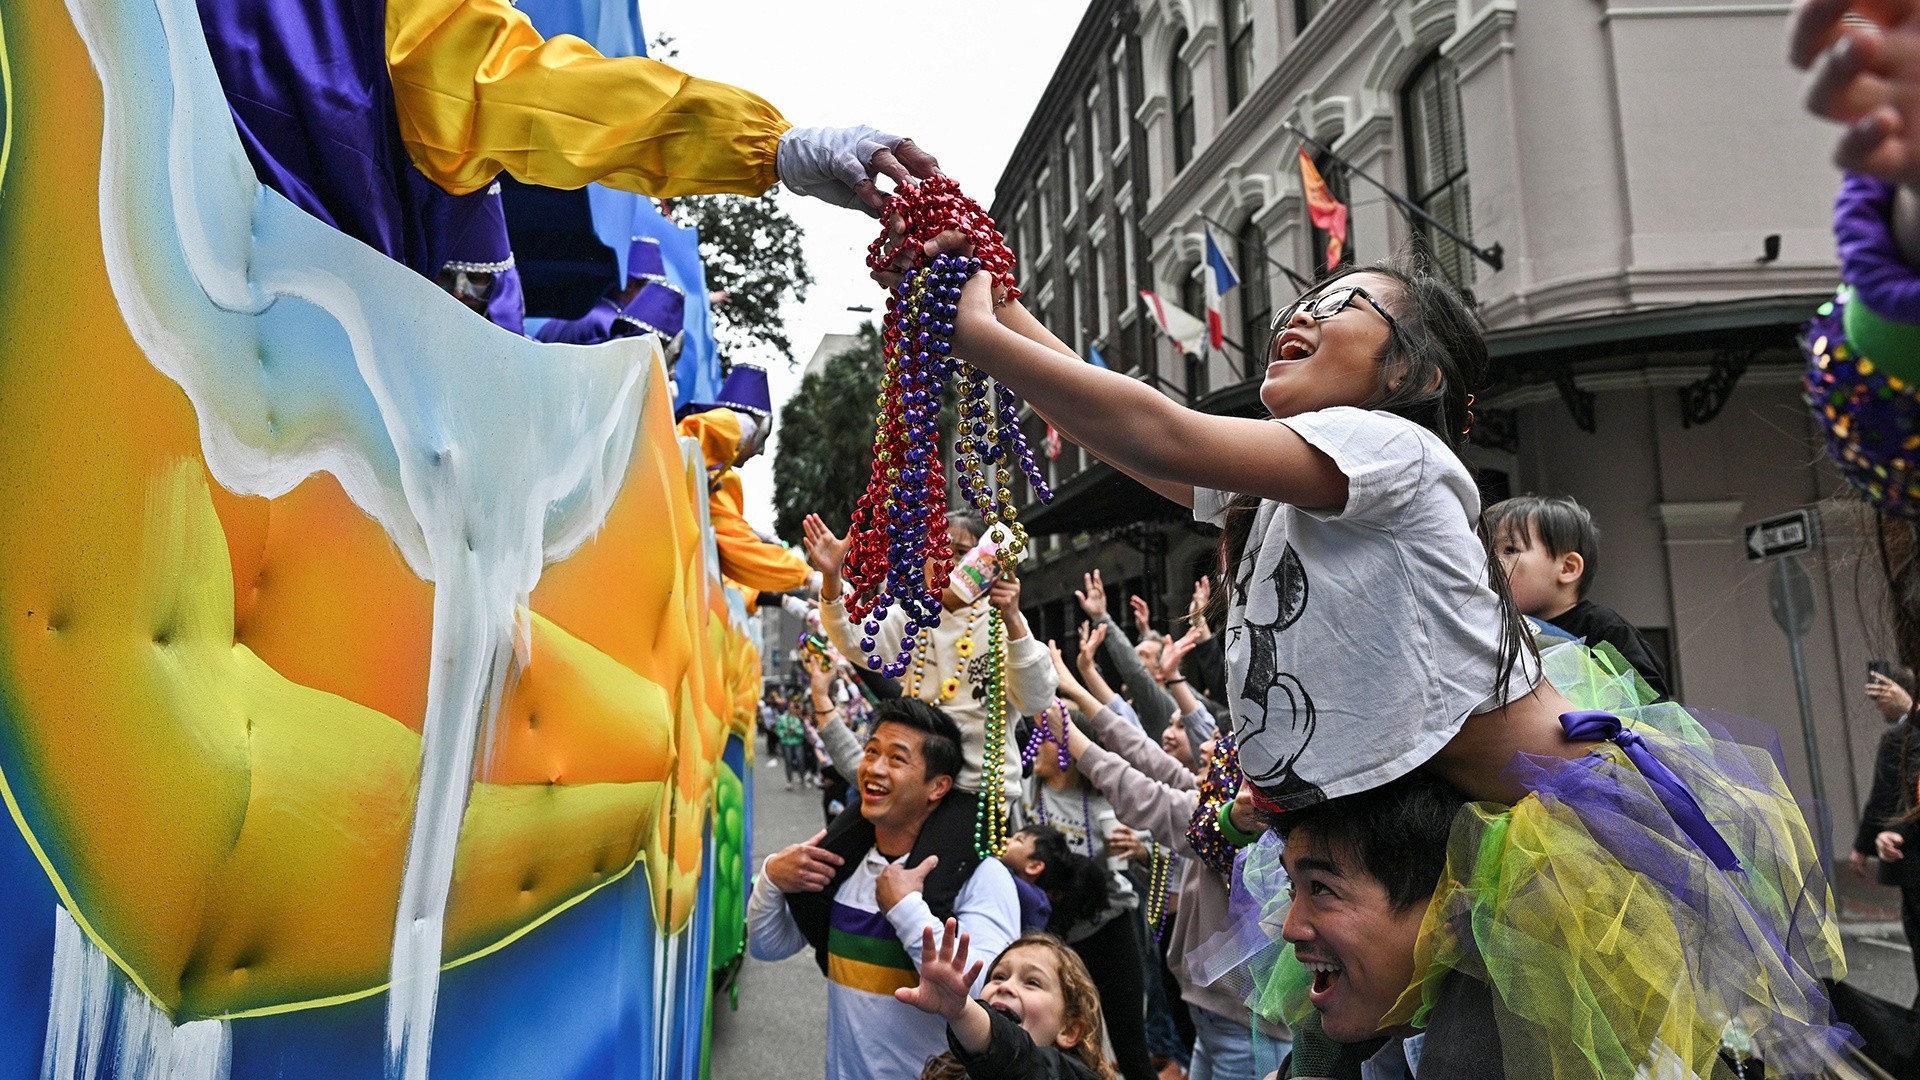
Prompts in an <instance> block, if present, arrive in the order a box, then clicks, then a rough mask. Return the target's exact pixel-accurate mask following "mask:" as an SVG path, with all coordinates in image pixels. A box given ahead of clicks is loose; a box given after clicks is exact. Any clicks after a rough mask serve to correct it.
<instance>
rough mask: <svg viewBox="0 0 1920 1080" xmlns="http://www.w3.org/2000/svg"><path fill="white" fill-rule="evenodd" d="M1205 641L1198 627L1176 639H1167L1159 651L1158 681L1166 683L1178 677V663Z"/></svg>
mask: <svg viewBox="0 0 1920 1080" xmlns="http://www.w3.org/2000/svg"><path fill="white" fill-rule="evenodd" d="M1204 640H1206V638H1205V637H1204V636H1203V632H1202V631H1201V629H1200V628H1199V627H1197V626H1196V627H1193V628H1191V629H1189V630H1188V631H1187V632H1186V633H1184V634H1181V635H1180V636H1179V637H1178V638H1176V639H1169V640H1168V641H1167V643H1166V644H1165V645H1164V646H1162V647H1161V649H1160V681H1161V682H1167V681H1169V680H1172V679H1177V678H1179V677H1180V661H1182V660H1185V659H1186V658H1187V654H1188V653H1190V652H1192V651H1193V650H1194V649H1195V648H1196V647H1198V646H1199V644H1200V643H1201V642H1202V641H1204Z"/></svg>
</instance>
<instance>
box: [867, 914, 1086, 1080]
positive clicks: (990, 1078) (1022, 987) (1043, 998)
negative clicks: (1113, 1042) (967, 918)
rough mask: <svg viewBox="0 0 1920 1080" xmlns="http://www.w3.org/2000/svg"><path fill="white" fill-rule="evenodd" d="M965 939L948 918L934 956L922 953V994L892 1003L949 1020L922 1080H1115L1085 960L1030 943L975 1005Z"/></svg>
mask: <svg viewBox="0 0 1920 1080" xmlns="http://www.w3.org/2000/svg"><path fill="white" fill-rule="evenodd" d="M968 946H969V941H968V937H967V935H966V934H962V933H960V932H959V926H958V924H956V923H955V922H954V921H953V920H952V919H948V920H947V926H946V931H945V932H944V933H943V934H941V936H940V943H939V947H938V948H937V949H936V948H935V946H934V940H933V929H932V928H931V927H929V928H928V929H927V930H926V931H925V933H924V936H923V939H922V942H921V945H920V985H918V986H916V987H913V988H911V989H904V990H895V991H894V992H893V996H894V997H896V998H899V999H900V1000H901V1001H904V1002H906V1003H907V1004H909V1005H912V1006H913V1007H915V1008H917V1009H920V1010H921V1011H923V1012H929V1013H935V1014H938V1015H939V1016H941V1017H942V1018H944V1019H945V1020H946V1021H947V1053H945V1054H941V1055H940V1056H939V1057H936V1058H934V1059H933V1060H931V1061H929V1062H927V1067H926V1069H925V1070H924V1071H922V1072H921V1074H920V1080H962V1078H966V1080H1115V1076H1114V1071H1113V1063H1112V1062H1110V1061H1108V1060H1107V1055H1106V1051H1105V1049H1104V1048H1103V1047H1104V1044H1105V1041H1106V1032H1105V1030H1104V1029H1105V1024H1104V1022H1103V1021H1102V1019H1101V1016H1100V992H1099V991H1098V990H1096V989H1095V988H1094V985H1093V977H1092V976H1091V975H1088V974H1087V968H1086V965H1085V964H1083V963H1081V961H1080V957H1079V956H1078V955H1077V954H1075V953H1074V951H1073V950H1072V949H1070V948H1068V947H1067V946H1066V943H1064V942H1062V941H1061V940H1060V939H1059V938H1056V937H1054V936H1053V935H1052V934H1028V935H1026V936H1025V937H1022V938H1021V939H1019V940H1018V941H1015V942H1014V943H1013V944H1011V945H1009V946H1007V947H1006V948H1005V949H1003V950H1001V953H1000V955H999V956H997V957H995V958H994V961H993V967H992V968H991V969H989V970H988V972H987V981H986V985H985V986H984V987H983V988H982V990H981V993H980V996H979V997H978V998H972V997H969V996H968V992H967V988H968V987H970V986H972V985H973V984H974V980H976V979H978V978H979V977H980V966H981V965H980V963H979V961H974V963H973V964H972V965H971V966H969V965H968V963H967V959H968V957H967V950H968Z"/></svg>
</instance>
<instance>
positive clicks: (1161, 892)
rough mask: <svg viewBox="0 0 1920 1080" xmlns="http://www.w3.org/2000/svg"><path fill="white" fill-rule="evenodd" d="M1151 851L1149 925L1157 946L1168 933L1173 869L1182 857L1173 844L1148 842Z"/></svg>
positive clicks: (1148, 882) (1148, 889) (1148, 890)
mask: <svg viewBox="0 0 1920 1080" xmlns="http://www.w3.org/2000/svg"><path fill="white" fill-rule="evenodd" d="M1147 847H1148V848H1150V849H1151V854H1150V857H1149V862H1148V865H1149V867H1150V869H1149V870H1148V873H1147V925H1148V926H1150V927H1152V928H1153V940H1154V943H1155V944H1158V943H1159V941H1160V936H1161V935H1162V934H1164V933H1166V922H1167V900H1168V899H1169V898H1170V897H1171V896H1172V895H1173V868H1174V867H1175V866H1177V865H1179V862H1180V856H1179V855H1178V854H1177V853H1175V852H1174V850H1173V846H1172V845H1171V844H1156V843H1153V842H1151V841H1149V842H1148V844H1147Z"/></svg>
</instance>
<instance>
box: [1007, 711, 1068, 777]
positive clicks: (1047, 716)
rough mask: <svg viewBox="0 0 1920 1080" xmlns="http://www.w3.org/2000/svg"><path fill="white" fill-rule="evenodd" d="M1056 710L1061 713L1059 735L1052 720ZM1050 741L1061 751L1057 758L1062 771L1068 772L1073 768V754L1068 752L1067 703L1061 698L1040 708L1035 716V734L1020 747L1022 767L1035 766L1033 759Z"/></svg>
mask: <svg viewBox="0 0 1920 1080" xmlns="http://www.w3.org/2000/svg"><path fill="white" fill-rule="evenodd" d="M1056 711H1057V712H1058V713H1059V714H1060V731H1059V734H1058V735H1055V734H1054V728H1053V721H1052V717H1053V714H1054V713H1055V712H1056ZM1048 743H1052V744H1053V745H1054V746H1055V747H1056V748H1057V749H1058V751H1059V756H1058V757H1057V758H1056V760H1057V761H1058V762H1059V763H1060V771H1061V772H1066V771H1067V770H1068V769H1070V768H1072V767H1073V755H1072V754H1069V753H1067V703H1066V702H1064V701H1061V700H1060V699H1059V698H1054V699H1053V704H1051V705H1049V706H1047V707H1046V708H1044V709H1042V710H1040V715H1039V716H1036V717H1034V719H1033V734H1032V735H1029V736H1027V745H1025V746H1023V747H1021V748H1020V765H1021V767H1022V768H1024V769H1031V768H1033V760H1034V759H1035V758H1037V757H1039V756H1040V748H1041V747H1043V746H1045V745H1047V744H1048Z"/></svg>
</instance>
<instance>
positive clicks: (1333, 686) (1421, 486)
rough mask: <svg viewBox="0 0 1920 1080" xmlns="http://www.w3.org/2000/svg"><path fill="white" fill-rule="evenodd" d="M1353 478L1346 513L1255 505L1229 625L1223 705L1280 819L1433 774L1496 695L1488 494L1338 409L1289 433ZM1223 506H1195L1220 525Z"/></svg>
mask: <svg viewBox="0 0 1920 1080" xmlns="http://www.w3.org/2000/svg"><path fill="white" fill-rule="evenodd" d="M1279 422H1280V423H1283V424H1285V425H1287V426H1288V427H1290V428H1292V429H1293V430H1294V431H1295V432H1297V433H1298V434H1299V435H1300V437H1301V438H1303V439H1305V440H1307V442H1308V443H1310V444H1312V445H1313V446H1314V447H1315V448H1316V449H1318V450H1320V451H1321V452H1322V453H1325V454H1326V455H1327V456H1328V457H1330V458H1332V459H1333V462H1334V464H1335V465H1337V466H1338V467H1339V469H1340V471H1341V472H1342V473H1343V474H1345V475H1346V478H1347V504H1346V506H1345V508H1343V509H1342V510H1340V511H1339V512H1337V513H1335V512H1327V511H1313V510H1302V509H1300V508H1298V507H1295V506H1290V505H1288V504H1286V503H1279V502H1273V501H1271V500H1263V501H1262V502H1261V503H1260V506H1259V509H1258V510H1257V511H1255V518H1254V525H1253V531H1252V533H1251V535H1250V536H1249V538H1248V540H1247V548H1246V552H1245V554H1244V555H1243V556H1242V557H1241V560H1240V565H1239V567H1238V569H1237V571H1236V574H1235V584H1234V591H1233V596H1232V603H1231V605H1230V606H1229V608H1228V612H1227V630H1226V635H1225V642H1224V644H1225V649H1226V660H1227V696H1228V699H1229V702H1228V704H1229V706H1230V707H1231V709H1232V713H1233V735H1234V742H1235V743H1236V744H1237V745H1238V746H1239V748H1240V769H1241V771H1242V772H1243V773H1245V774H1246V776H1247V778H1248V779H1250V780H1252V781H1253V782H1254V783H1256V784H1258V785H1259V786H1260V788H1261V790H1262V791H1263V792H1264V793H1265V794H1266V795H1267V796H1268V797H1270V798H1272V799H1273V800H1274V801H1275V802H1278V803H1279V804H1280V805H1281V806H1282V807H1283V808H1287V809H1294V808H1297V807H1301V806H1306V805H1309V804H1312V803H1315V802H1319V801H1321V800H1322V799H1332V798H1338V797H1339V796H1342V795H1350V794H1353V793H1354V792H1358V791H1366V790H1368V789H1369V788H1374V787H1378V786H1380V785H1381V784H1384V783H1386V782H1387V781H1389V780H1392V779H1395V778H1396V777H1399V776H1402V775H1405V774H1406V773H1408V772H1411V771H1412V770H1413V769H1414V768H1416V767H1418V766H1419V765H1421V764H1423V763H1424V762H1425V761H1426V760H1427V759H1428V758H1431V757H1432V756H1433V755H1434V753H1435V752H1436V751H1438V750H1439V749H1440V748H1441V747H1442V746H1444V745H1446V743H1447V741H1448V740H1449V739H1451V738H1453V736H1454V734H1455V733H1456V732H1458V731H1459V730H1460V725H1461V724H1462V723H1463V722H1465V720H1466V718H1467V717H1468V715H1470V714H1472V713H1476V712H1485V711H1488V710H1490V709H1494V708H1498V707H1499V706H1501V705H1504V704H1505V703H1507V702H1508V701H1511V700H1513V699H1515V698H1517V697H1521V696H1524V695H1525V694H1526V693H1527V692H1528V691H1530V690H1531V689H1532V688H1533V686H1534V684H1535V683H1537V682H1538V681H1539V678H1540V674H1539V667H1538V665H1537V663H1535V662H1533V661H1531V660H1530V659H1525V658H1523V659H1522V661H1521V662H1520V663H1518V664H1516V665H1515V667H1514V671H1513V674H1512V676H1511V677H1510V678H1509V679H1508V681H1507V684H1506V686H1505V688H1504V690H1503V691H1497V690H1496V688H1495V686H1494V681H1495V678H1496V676H1497V675H1498V672H1499V656H1500V639H1501V617H1500V605H1499V599H1498V597H1497V596H1496V595H1495V594H1494V591H1493V589H1492V587H1491V586H1489V585H1488V584H1487V553H1486V549H1485V548H1484V547H1483V546H1482V545H1481V543H1480V540H1479V538H1478V537H1477V536H1476V535H1475V534H1474V530H1473V525H1474V521H1475V520H1476V519H1477V518H1478V517H1479V515H1480V494H1479V491H1478V489H1477V488H1476V487H1475V486H1474V482H1473V477H1472V476H1471V475H1469V474H1468V472H1467V470H1466V467H1465V466H1464V465H1462V464H1461V462H1460V459H1459V457H1457V456H1456V455H1455V454H1454V452H1453V451H1452V449H1450V448H1449V447H1448V446H1447V445H1446V443H1444V442H1442V441H1441V440H1440V438H1439V437H1438V436H1436V435H1435V434H1433V432H1431V431H1428V430H1427V429H1425V428H1423V427H1421V426H1420V425H1418V424H1416V423H1414V422H1412V421H1411V420H1406V419H1403V418H1401V417H1398V416H1394V415H1393V414H1391V413H1385V412H1370V411H1368V410H1365V409H1355V408H1349V407H1345V406H1342V407H1337V408H1331V409H1323V410H1320V411H1318V412H1310V413H1303V414H1301V415H1299V416H1291V417H1288V418H1286V419H1284V420H1281V421H1279ZM1232 498H1233V495H1232V494H1231V493H1229V492H1219V491H1210V490H1206V489H1195V491H1194V499H1193V516H1194V517H1195V518H1196V519H1198V520H1201V521H1209V522H1212V523H1213V524H1216V525H1217V524H1220V523H1221V519H1222V517H1223V515H1224V511H1225V510H1226V506H1227V503H1228V502H1230V501H1231V500H1232Z"/></svg>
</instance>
